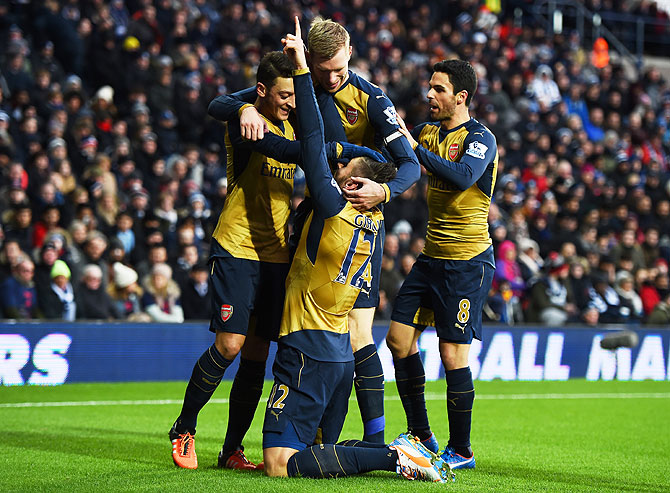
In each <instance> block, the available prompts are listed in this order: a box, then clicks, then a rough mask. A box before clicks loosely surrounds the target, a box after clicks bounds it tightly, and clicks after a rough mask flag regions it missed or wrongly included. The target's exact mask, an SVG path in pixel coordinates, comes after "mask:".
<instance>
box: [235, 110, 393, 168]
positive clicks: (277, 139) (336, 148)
mask: <svg viewBox="0 0 670 493" xmlns="http://www.w3.org/2000/svg"><path fill="white" fill-rule="evenodd" d="M235 122H236V119H234V120H232V121H231V122H229V124H228V125H229V137H230V141H231V144H232V145H233V146H235V147H237V148H238V149H250V150H253V151H256V152H259V153H261V154H263V155H264V156H267V157H269V158H272V159H276V160H277V161H279V162H282V163H297V164H301V163H302V150H301V148H300V142H299V141H297V140H289V139H287V138H285V137H281V136H279V135H277V134H274V133H272V132H269V131H268V132H265V134H263V138H262V139H260V140H248V139H245V138H244V137H243V136H242V133H241V129H239V128H238V125H236V124H235ZM325 146H326V157H327V158H328V159H351V158H354V157H359V156H367V157H370V158H372V159H375V160H379V159H382V156H381V154H379V153H378V152H377V151H374V150H372V149H369V148H367V147H363V146H357V145H354V144H350V143H348V142H328V143H326V144H325Z"/></svg>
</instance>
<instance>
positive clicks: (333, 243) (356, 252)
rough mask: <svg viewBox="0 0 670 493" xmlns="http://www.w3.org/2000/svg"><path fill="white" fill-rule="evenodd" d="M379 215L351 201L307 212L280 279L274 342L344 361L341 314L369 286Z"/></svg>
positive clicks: (347, 354)
mask: <svg viewBox="0 0 670 493" xmlns="http://www.w3.org/2000/svg"><path fill="white" fill-rule="evenodd" d="M383 227H384V225H383V215H382V213H381V212H380V211H379V209H377V208H374V209H372V210H370V211H367V212H365V213H361V212H358V211H356V210H355V209H354V208H353V207H352V206H351V204H349V203H346V205H345V206H344V208H343V209H342V210H341V211H340V212H339V213H338V214H337V215H335V216H332V217H328V218H323V217H322V216H321V215H320V214H319V213H318V211H316V212H312V213H311V214H310V216H309V217H308V219H307V221H306V223H305V226H304V229H303V234H302V236H301V238H300V243H299V244H298V248H297V250H296V253H295V257H294V258H293V263H292V264H291V270H290V271H289V274H288V277H287V279H286V299H285V302H284V315H283V317H282V323H281V326H280V329H279V338H280V341H281V342H283V343H285V344H287V345H289V346H292V347H295V348H296V349H298V350H300V351H302V352H303V353H305V354H306V355H308V356H309V357H310V358H312V359H315V360H319V361H350V360H351V359H352V358H353V356H352V351H351V345H350V342H349V327H348V324H347V315H348V314H349V312H350V311H351V309H352V308H353V306H354V303H355V302H356V298H357V297H358V295H359V293H360V291H361V290H369V289H370V287H371V285H372V268H371V267H372V266H371V264H370V260H371V258H372V253H373V251H374V248H375V243H376V237H377V234H379V231H380V228H383Z"/></svg>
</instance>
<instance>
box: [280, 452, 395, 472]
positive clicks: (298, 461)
mask: <svg viewBox="0 0 670 493" xmlns="http://www.w3.org/2000/svg"><path fill="white" fill-rule="evenodd" d="M397 463H398V452H396V451H395V450H391V449H390V448H388V447H374V448H364V447H343V446H341V445H313V446H311V447H309V448H306V449H305V450H302V451H300V452H298V453H296V454H294V455H293V456H291V458H290V459H289V460H288V464H287V465H286V469H287V471H288V475H289V477H296V476H301V477H304V478H314V479H322V478H325V479H329V478H337V477H342V476H351V475H352V474H359V473H363V472H368V471H394V472H395V470H396V466H397Z"/></svg>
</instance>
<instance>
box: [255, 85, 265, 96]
mask: <svg viewBox="0 0 670 493" xmlns="http://www.w3.org/2000/svg"><path fill="white" fill-rule="evenodd" d="M266 92H267V88H266V87H265V84H263V83H262V82H256V94H258V96H259V97H261V98H264V97H265V94H266Z"/></svg>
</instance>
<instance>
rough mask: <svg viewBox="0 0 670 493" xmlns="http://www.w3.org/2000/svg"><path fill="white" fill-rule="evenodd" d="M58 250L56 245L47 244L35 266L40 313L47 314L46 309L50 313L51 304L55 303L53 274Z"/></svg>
mask: <svg viewBox="0 0 670 493" xmlns="http://www.w3.org/2000/svg"><path fill="white" fill-rule="evenodd" d="M58 256H59V255H58V249H57V248H56V245H55V243H53V242H49V243H45V244H44V246H43V247H42V249H41V250H40V253H39V260H38V261H37V264H36V266H35V274H34V277H33V279H34V280H35V290H36V292H37V300H38V304H39V307H40V311H41V312H43V313H45V309H46V310H47V311H49V306H48V305H49V304H50V303H51V302H52V301H53V300H52V299H50V298H51V296H50V294H51V281H52V277H51V272H52V270H53V266H54V264H55V263H56V260H58Z"/></svg>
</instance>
